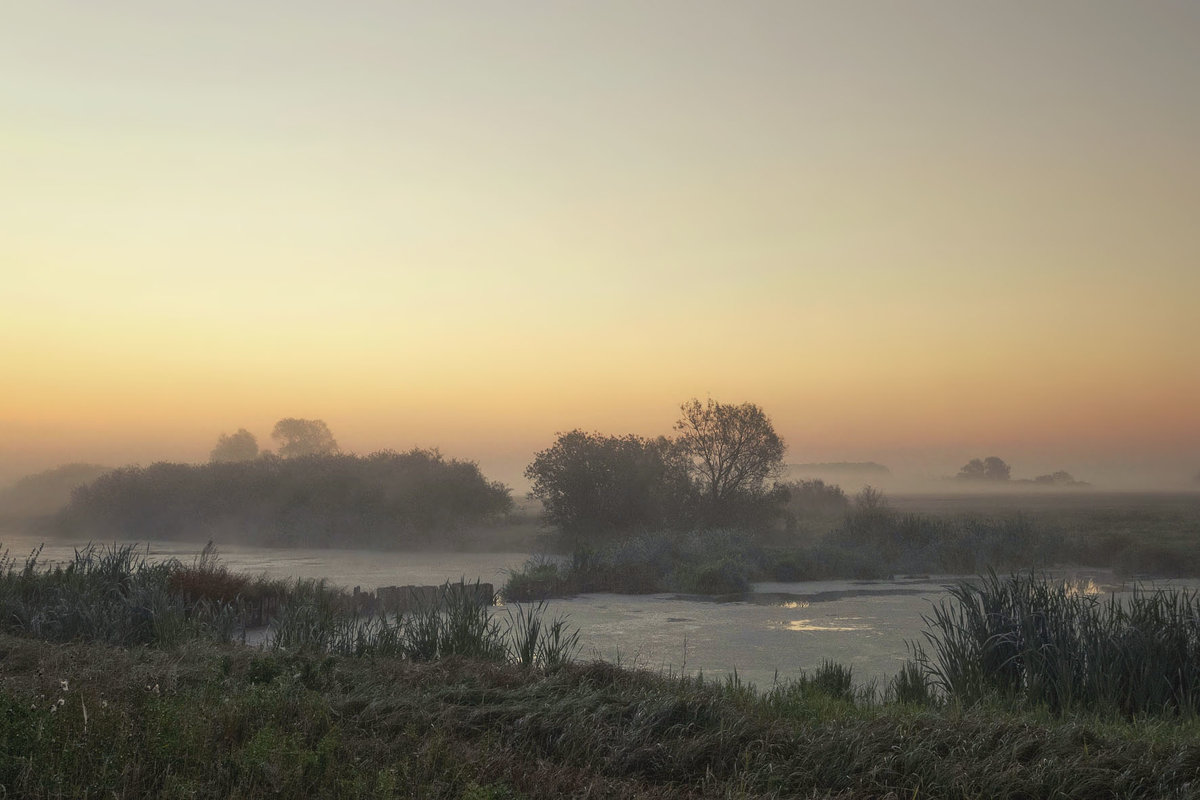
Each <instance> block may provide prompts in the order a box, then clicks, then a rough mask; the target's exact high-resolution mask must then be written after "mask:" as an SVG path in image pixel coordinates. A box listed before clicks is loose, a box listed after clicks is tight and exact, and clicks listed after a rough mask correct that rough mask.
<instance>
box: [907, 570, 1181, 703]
mask: <svg viewBox="0 0 1200 800" xmlns="http://www.w3.org/2000/svg"><path fill="white" fill-rule="evenodd" d="M925 620H926V623H927V624H928V627H929V629H928V630H927V631H926V632H925V638H926V640H927V641H926V643H927V644H928V646H929V650H930V653H929V657H928V658H924V660H923V663H924V665H925V668H926V670H927V672H928V675H929V677H930V678H931V679H932V681H933V683H934V685H935V686H936V687H937V688H938V689H939V690H940V691H941V692H942V693H944V695H945V696H946V697H947V698H949V699H950V700H952V701H954V702H956V703H962V704H967V705H970V704H975V703H979V702H981V701H983V700H984V699H986V698H989V697H998V698H1001V699H1003V700H1006V701H1015V702H1017V703H1019V704H1021V705H1023V706H1027V707H1037V706H1044V707H1046V708H1048V709H1050V710H1051V711H1053V712H1055V713H1062V712H1066V711H1074V710H1095V711H1105V712H1117V713H1120V714H1122V715H1125V716H1134V715H1139V714H1168V715H1178V714H1185V715H1194V714H1196V713H1197V712H1200V595H1198V594H1197V593H1196V592H1193V591H1188V590H1185V589H1176V588H1172V589H1154V590H1146V589H1143V588H1140V587H1139V588H1135V589H1134V590H1133V592H1132V593H1131V594H1130V595H1129V596H1128V597H1122V596H1119V595H1112V596H1110V597H1109V598H1108V599H1106V600H1101V599H1100V598H1099V597H1098V596H1096V595H1095V594H1094V593H1091V592H1089V591H1088V590H1087V587H1080V586H1078V585H1075V584H1070V583H1063V582H1054V581H1050V580H1047V579H1044V578H1042V577H1039V576H1037V575H1034V574H1025V575H1012V576H1009V577H1005V578H1001V577H999V576H997V575H996V574H995V573H994V572H992V573H988V574H987V575H986V576H984V577H983V578H982V579H981V580H980V581H978V582H977V583H965V582H964V583H960V584H958V585H957V586H955V587H954V588H952V589H951V591H950V597H949V598H948V599H947V600H945V601H943V602H941V603H940V604H939V605H938V606H936V607H935V608H934V609H933V611H932V613H931V614H930V615H929V616H927V617H926V618H925ZM918 649H919V650H920V648H918ZM920 654H921V655H922V656H924V651H923V650H920Z"/></svg>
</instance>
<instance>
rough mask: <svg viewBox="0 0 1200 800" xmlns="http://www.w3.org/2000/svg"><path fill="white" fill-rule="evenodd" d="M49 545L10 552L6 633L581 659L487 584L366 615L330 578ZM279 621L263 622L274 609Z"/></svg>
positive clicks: (554, 663) (559, 630)
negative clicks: (53, 549) (502, 610)
mask: <svg viewBox="0 0 1200 800" xmlns="http://www.w3.org/2000/svg"><path fill="white" fill-rule="evenodd" d="M40 555H41V551H40V548H39V549H38V550H35V551H34V552H33V553H31V554H30V555H29V557H28V558H26V559H25V560H24V562H23V563H21V564H19V565H18V562H17V560H16V559H14V558H13V557H12V556H11V555H10V554H9V553H8V552H7V551H3V552H0V632H3V633H12V634H17V635H21V636H27V637H31V638H36V639H47V640H50V641H56V642H65V641H95V642H104V643H107V644H113V645H120V646H132V645H156V646H164V647H172V646H176V645H179V644H182V643H184V642H188V641H194V640H198V639H201V640H209V641H215V642H225V643H228V642H231V641H233V639H234V637H235V634H236V633H237V632H238V631H239V630H242V631H244V630H245V627H246V625H247V624H248V623H250V622H254V623H255V624H258V623H259V622H267V623H269V625H268V636H267V640H266V646H267V647H268V648H269V649H270V650H272V651H286V652H290V653H304V654H322V655H340V656H372V657H373V656H393V657H399V658H404V659H407V660H410V661H433V660H437V659H441V658H446V657H449V656H462V657H466V658H474V659H483V660H491V661H506V660H512V661H515V662H517V663H520V664H523V665H525V666H531V667H532V666H537V667H545V668H557V667H559V666H561V665H562V664H564V663H566V662H568V661H570V660H571V659H573V658H574V657H575V655H576V654H577V652H578V649H579V632H578V630H575V629H573V628H569V627H568V626H567V623H566V619H565V618H563V617H556V618H554V619H552V620H546V619H544V617H545V607H544V606H542V605H537V606H528V607H522V606H519V605H516V606H511V607H510V608H509V609H508V615H507V617H506V618H505V617H501V616H500V615H498V614H494V613H493V612H492V610H491V608H490V605H485V604H481V603H480V602H478V601H477V600H476V598H478V596H479V592H478V584H476V585H475V586H470V585H468V584H467V583H466V582H465V581H459V582H458V583H450V582H447V583H446V584H445V585H444V586H443V587H442V591H441V592H440V594H439V597H438V598H437V599H436V601H435V602H432V603H430V604H428V605H426V606H422V607H419V608H416V609H413V610H411V611H409V612H407V613H405V614H393V615H387V614H378V615H369V616H368V615H362V614H360V613H358V611H357V609H356V606H355V604H354V602H353V601H352V598H350V597H348V596H347V595H346V593H345V592H344V591H342V590H340V589H336V588H332V587H330V586H328V585H326V583H325V582H324V581H317V580H296V581H294V582H290V583H289V582H285V581H267V580H266V579H260V578H254V577H250V576H246V575H242V574H238V573H231V572H229V571H228V570H227V569H226V568H225V567H224V566H223V565H221V564H220V562H219V559H218V556H217V554H216V551H215V549H213V548H206V549H205V550H204V552H203V553H201V555H200V556H199V557H198V558H197V559H196V560H195V562H194V563H192V564H190V565H187V564H183V563H182V562H180V561H178V560H177V559H167V560H163V561H151V560H150V559H149V558H148V557H147V555H146V553H145V552H143V551H142V550H141V549H139V548H138V547H136V546H133V545H114V546H111V547H107V546H106V547H95V546H90V545H89V546H88V547H85V548H82V549H78V550H76V551H75V552H74V557H73V558H72V560H70V561H69V562H67V563H65V564H55V565H53V566H48V567H43V566H42V564H41V563H40V562H39V558H40ZM264 608H266V609H269V610H270V612H271V615H270V617H269V619H265V620H262V619H260V617H261V615H262V613H263V609H264Z"/></svg>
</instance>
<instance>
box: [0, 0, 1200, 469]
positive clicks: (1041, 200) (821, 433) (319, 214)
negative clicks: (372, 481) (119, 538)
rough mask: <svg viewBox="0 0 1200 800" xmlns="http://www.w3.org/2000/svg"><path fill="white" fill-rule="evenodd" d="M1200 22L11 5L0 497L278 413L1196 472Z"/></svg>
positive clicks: (1106, 17)
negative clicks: (66, 466)
mask: <svg viewBox="0 0 1200 800" xmlns="http://www.w3.org/2000/svg"><path fill="white" fill-rule="evenodd" d="M1197 42H1200V5H1197V4H1195V3H1191V2H1174V3H1169V2H1152V1H1148V2H1138V3H1129V2H1098V1H1097V0H1088V1H1087V2H1056V3H1044V2H995V3H977V2H950V1H949V0H947V1H946V2H936V3H935V2H905V3H882V2H880V3H874V2H872V3H867V2H825V3H810V2H797V1H796V0H787V1H786V2H748V3H732V2H722V3H710V2H696V0H687V1H686V2H654V3H647V2H643V1H642V0H638V2H604V3H583V2H578V3H566V2H545V3H531V2H509V3H503V4H502V3H492V2H472V3H465V2H456V3H395V2H382V1H380V2H354V3H324V2H321V3H317V2H287V3H284V2H256V3H241V2H236V3H235V2H226V1H225V0H208V2H204V3H200V2H172V3H163V2H157V1H155V2H150V1H147V2H121V1H120V0H117V1H115V2H107V3H103V4H101V3H90V2H86V3H85V2H79V3H64V2H38V3H9V4H5V5H4V6H3V7H0V108H3V116H2V118H0V186H3V191H0V220H2V223H0V224H2V225H3V233H2V235H0V363H2V364H3V373H4V380H3V391H2V392H0V481H3V480H5V479H11V478H15V477H17V476H18V475H20V474H23V473H24V472H26V471H28V470H29V469H32V468H44V467H47V466H51V465H53V464H54V463H58V462H60V461H64V460H91V461H101V462H104V463H124V462H128V461H141V462H143V463H148V462H150V461H154V460H160V459H172V460H176V459H177V460H203V459H205V458H206V457H207V454H208V450H209V449H210V448H211V446H212V444H213V443H214V442H215V440H216V437H217V435H218V434H219V433H221V432H222V431H225V432H232V431H233V430H235V429H237V428H239V427H247V428H249V429H251V430H252V431H253V432H255V433H256V434H257V435H258V436H259V438H260V443H262V444H269V440H268V439H267V434H268V433H269V431H270V428H271V425H272V424H273V423H274V421H275V420H277V419H279V418H280V417H284V416H301V417H319V418H322V419H324V420H326V421H327V422H328V423H329V425H330V427H331V428H332V430H333V432H334V434H335V435H336V436H337V438H338V439H339V441H340V442H341V444H342V445H343V447H345V448H347V449H351V450H356V451H359V452H366V451H370V450H374V449H379V448H384V447H390V448H395V449H407V448H409V447H411V446H413V445H422V446H440V447H441V448H442V449H443V451H444V452H446V453H448V454H450V455H455V456H460V457H468V458H474V459H477V460H479V461H480V462H481V464H482V465H483V466H484V468H485V470H487V471H490V472H491V473H492V474H494V475H495V476H496V477H501V478H504V479H508V480H512V479H513V478H514V477H515V475H516V474H517V473H519V471H520V468H521V466H523V465H524V464H525V463H526V462H528V460H529V459H530V457H531V455H532V453H533V452H534V451H535V450H537V449H540V448H543V447H545V446H548V445H549V444H550V443H551V441H552V440H553V436H554V433H555V432H556V431H561V430H567V429H570V428H574V427H583V428H586V429H593V430H600V431H603V432H612V433H623V432H637V433H642V434H657V433H667V432H669V429H670V425H671V423H672V421H673V420H674V419H675V417H676V415H677V411H678V405H679V403H680V402H681V401H682V400H684V399H686V398H689V397H692V396H699V397H701V398H703V397H705V396H707V395H711V396H712V397H713V398H715V399H718V400H723V401H730V402H740V401H743V400H750V401H754V402H757V403H759V404H760V405H762V406H763V407H764V408H765V409H766V410H767V412H768V413H770V414H771V415H772V417H773V418H774V420H775V422H776V425H777V428H778V429H779V430H780V432H781V433H782V435H783V436H784V437H785V438H786V440H787V441H788V443H789V445H790V453H789V459H790V460H792V461H829V460H840V459H851V460H866V459H876V460H881V461H884V462H885V463H889V464H891V465H892V466H893V467H895V468H899V469H910V470H913V471H914V472H920V473H922V474H929V475H937V474H947V473H952V472H954V471H955V470H956V469H957V467H958V466H960V465H961V464H962V463H963V462H965V461H966V460H967V459H968V458H971V457H975V456H984V455H990V454H996V455H1000V456H1002V457H1004V458H1006V459H1007V460H1008V461H1009V462H1010V463H1012V465H1013V468H1014V475H1017V476H1022V477H1032V476H1033V475H1034V474H1037V473H1039V472H1047V471H1052V470H1054V469H1060V468H1066V469H1070V470H1072V471H1074V472H1077V473H1078V477H1082V478H1093V477H1095V476H1096V475H1107V474H1112V475H1114V476H1116V475H1124V476H1125V477H1133V478H1135V479H1136V476H1137V475H1145V476H1153V478H1154V479H1158V478H1160V477H1170V476H1172V475H1174V476H1177V477H1178V480H1179V481H1181V482H1182V481H1186V480H1187V479H1188V478H1189V477H1190V476H1191V475H1192V474H1194V473H1195V471H1196V470H1197V469H1200V221H1198V219H1197V210H1198V209H1200V100H1197V98H1198V97H1200V47H1197Z"/></svg>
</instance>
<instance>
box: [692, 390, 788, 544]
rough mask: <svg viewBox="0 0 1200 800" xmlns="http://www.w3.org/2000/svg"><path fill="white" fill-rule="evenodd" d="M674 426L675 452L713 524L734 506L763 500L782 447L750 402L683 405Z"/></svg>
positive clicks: (780, 461)
mask: <svg viewBox="0 0 1200 800" xmlns="http://www.w3.org/2000/svg"><path fill="white" fill-rule="evenodd" d="M679 410H680V412H681V414H682V416H681V417H680V418H679V421H678V422H676V423H675V430H676V431H678V433H679V438H678V439H677V442H678V445H679V448H680V450H681V452H682V453H683V454H684V457H685V458H686V461H687V466H688V470H689V472H690V474H691V476H692V479H693V481H694V482H695V484H696V487H697V489H698V491H699V492H700V495H701V497H702V498H703V499H704V500H705V501H706V505H707V506H708V509H707V511H708V513H709V514H710V516H712V517H714V519H713V521H717V522H723V521H726V520H725V518H726V517H728V512H729V511H730V510H731V509H732V507H733V506H734V505H737V504H739V502H740V501H743V500H746V499H748V498H749V499H753V498H759V497H762V496H763V495H764V494H765V489H766V486H765V484H766V480H767V479H768V478H770V477H772V476H775V475H778V474H779V473H780V472H781V471H782V468H783V454H784V451H785V449H786V446H785V445H784V443H783V440H782V439H780V438H779V436H778V434H776V433H775V427H774V426H773V425H772V424H771V419H770V417H768V416H767V415H766V414H765V413H764V412H763V410H762V409H761V408H759V407H758V406H756V405H755V404H753V403H742V404H741V405H732V404H726V403H717V402H714V401H713V400H712V399H711V398H710V399H709V400H708V402H707V403H706V404H703V405H701V403H700V401H699V400H697V399H695V398H693V399H691V400H689V401H687V402H685V403H683V404H682V405H681V406H680V407H679Z"/></svg>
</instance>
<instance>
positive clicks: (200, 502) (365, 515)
mask: <svg viewBox="0 0 1200 800" xmlns="http://www.w3.org/2000/svg"><path fill="white" fill-rule="evenodd" d="M511 506H512V499H511V497H510V496H509V490H508V488H507V487H505V486H504V485H503V484H500V483H495V482H489V481H488V480H487V479H486V478H484V476H483V475H482V474H481V473H480V471H479V467H478V466H477V465H476V464H474V463H473V462H468V461H457V460H453V459H451V460H446V459H444V458H443V457H442V455H441V454H440V453H438V452H437V451H436V450H412V451H409V452H407V453H394V452H390V451H384V452H379V453H373V454H371V455H368V456H363V457H360V456H354V455H324V456H304V457H297V458H289V459H280V458H277V457H273V456H270V457H263V458H259V459H256V460H253V461H242V462H214V463H209V464H202V465H192V464H171V463H158V464H152V465H151V466H149V467H125V468H122V469H118V470H114V471H112V472H109V473H107V474H105V475H102V476H101V477H100V478H98V479H96V480H95V481H94V482H93V483H91V484H89V485H86V486H82V487H80V488H78V489H76V490H75V492H74V493H73V494H72V496H71V502H70V503H69V504H68V506H67V507H66V508H65V509H63V511H62V512H61V513H60V514H59V516H58V518H57V520H56V523H55V527H56V528H57V529H58V530H59V531H61V532H66V533H71V534H75V535H86V536H88V537H89V538H109V537H112V538H123V539H129V538H135V539H136V538H144V539H199V540H204V539H208V538H213V537H216V538H221V539H239V540H242V541H250V542H255V543H261V544H271V545H308V546H316V547H365V546H370V547H406V546H420V545H428V544H430V543H433V542H434V541H436V537H437V535H438V534H439V533H440V532H443V531H446V530H452V529H454V528H455V527H456V526H459V525H464V524H472V523H477V522H480V521H483V520H486V519H489V518H492V517H495V516H498V515H500V514H502V513H504V512H506V511H508V510H509V509H510V508H511Z"/></svg>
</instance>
